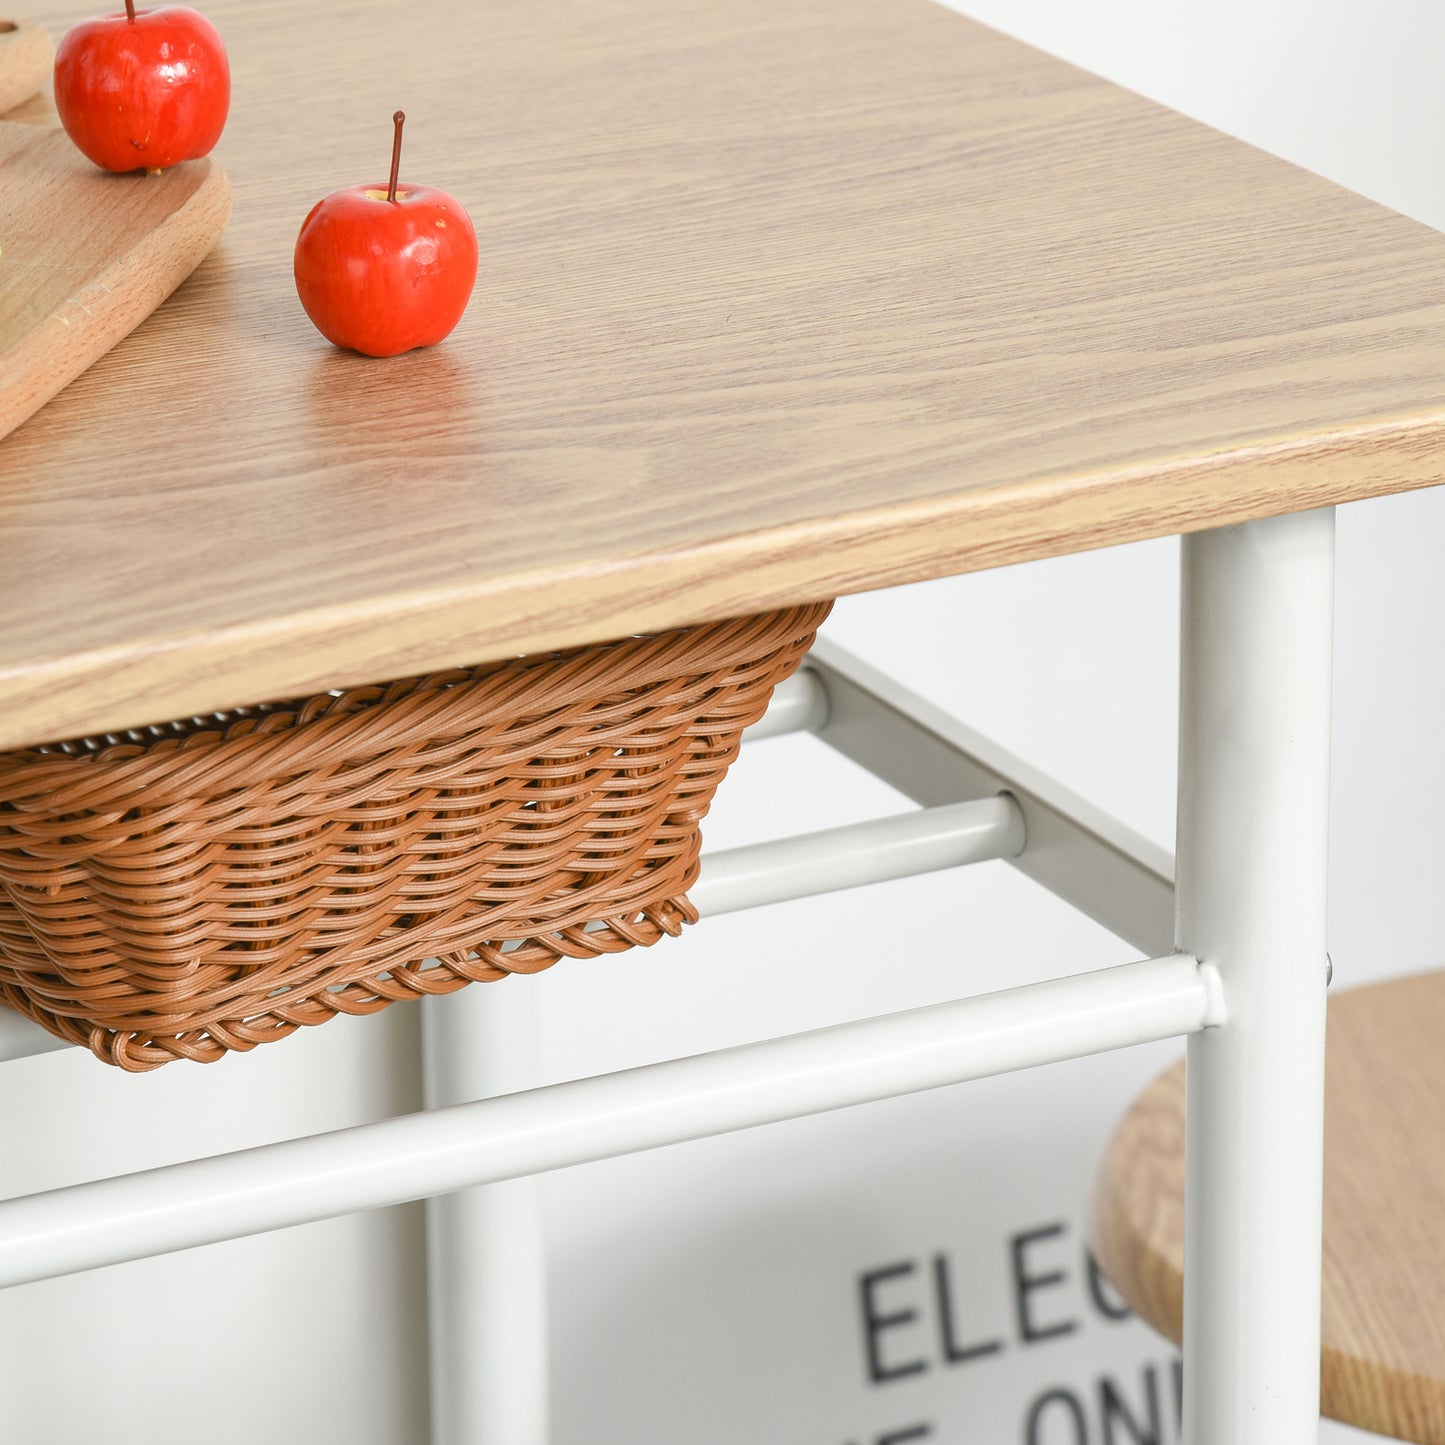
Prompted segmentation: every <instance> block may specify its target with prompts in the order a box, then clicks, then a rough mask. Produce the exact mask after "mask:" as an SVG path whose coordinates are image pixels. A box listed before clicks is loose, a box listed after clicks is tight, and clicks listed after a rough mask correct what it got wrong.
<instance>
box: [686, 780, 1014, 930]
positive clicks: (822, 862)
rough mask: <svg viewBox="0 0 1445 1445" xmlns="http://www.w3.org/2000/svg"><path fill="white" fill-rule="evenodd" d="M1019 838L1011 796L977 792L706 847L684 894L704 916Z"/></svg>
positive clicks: (1009, 846) (984, 851) (998, 852)
mask: <svg viewBox="0 0 1445 1445" xmlns="http://www.w3.org/2000/svg"><path fill="white" fill-rule="evenodd" d="M1023 846H1024V820H1023V814H1022V813H1021V812H1020V811H1019V807H1018V804H1017V803H1015V802H1014V801H1013V800H1012V799H1011V798H1008V797H1002V796H1001V797H997V798H980V799H978V800H977V801H975V802H972V803H951V804H946V805H945V806H943V807H940V808H921V809H920V810H919V811H918V812H916V813H899V814H897V815H895V816H893V817H890V818H875V819H870V820H869V821H868V822H865V823H852V824H849V825H848V826H847V827H844V828H829V829H826V830H825V831H822V832H818V833H804V834H801V835H800V836H798V837H794V838H779V839H777V840H776V841H774V842H768V843H753V844H750V845H749V846H747V847H745V848H729V849H727V850H726V851H722V852H718V853H709V854H707V855H706V856H705V857H704V858H703V860H702V876H701V877H700V878H699V879H698V881H697V882H696V883H695V884H694V885H693V887H692V888H691V890H689V893H688V897H690V898H691V899H692V901H693V902H694V903H695V904H696V905H697V909H698V912H699V913H701V914H702V915H703V916H704V917H705V918H707V917H713V916H714V915H716V914H719V913H731V912H733V911H735V910H736V909H740V908H757V907H760V906H761V905H762V904H765V903H781V902H783V901H784V900H785V899H789V898H808V897H812V896H813V895H815V894H818V893H835V892H837V891H838V890H839V889H843V888H858V887H861V886H862V885H863V884H865V883H881V882H883V881H885V880H886V879H889V878H910V877H912V876H913V875H914V874H916V873H936V872H937V871H938V870H939V869H942V868H958V867H961V866H962V865H963V864H965V863H980V862H983V861H985V860H986V859H989V858H1011V857H1013V856H1014V855H1015V854H1016V853H1018V852H1019V851H1020V850H1021V849H1022V848H1023Z"/></svg>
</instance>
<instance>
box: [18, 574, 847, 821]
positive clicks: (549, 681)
mask: <svg viewBox="0 0 1445 1445" xmlns="http://www.w3.org/2000/svg"><path fill="white" fill-rule="evenodd" d="M831 605H832V604H831V602H815V603H802V604H797V605H795V606H792V607H786V608H779V609H775V610H771V611H768V612H763V613H755V614H750V615H748V616H745V617H736V618H728V619H723V620H720V621H713V622H702V623H696V624H693V625H691V626H688V627H681V628H672V629H669V630H668V631H666V632H659V633H647V634H638V635H634V636H632V637H625V638H619V639H614V640H613V641H610V642H601V643H590V644H586V645H584V646H582V647H578V648H570V649H566V650H564V651H560V652H546V653H528V654H525V655H522V656H518V657H510V658H502V659H499V660H496V661H492V662H487V663H481V664H478V665H477V666H475V667H470V668H448V669H445V670H441V671H436V672H430V673H423V674H418V675H415V676H411V677H405V678H399V679H396V680H395V681H392V682H387V683H368V684H362V685H359V686H356V687H349V688H337V689H332V690H330V691H327V692H321V693H314V694H311V695H309V696H307V697H302V698H289V699H285V700H282V701H277V702H273V703H261V704H250V705H246V706H243V707H238V708H233V709H228V710H226V711H224V712H218V713H215V714H211V715H202V716H200V717H197V718H191V719H180V720H178V721H177V722H175V723H162V724H152V725H150V726H149V727H148V728H146V729H133V730H128V731H127V733H126V734H107V735H104V737H103V738H91V739H70V740H66V741H65V742H63V743H46V744H39V745H32V746H30V747H26V748H19V749H15V750H13V751H10V752H7V753H4V754H0V808H7V807H9V806H13V805H14V804H15V803H17V802H18V801H19V800H20V799H23V798H34V797H36V796H37V795H40V794H43V793H44V792H46V791H47V789H49V788H52V787H58V786H63V785H66V784H73V783H75V782H76V781H77V780H78V779H79V778H82V777H86V776H94V777H95V778H96V780H97V782H99V780H100V778H101V777H102V776H103V777H104V779H105V782H106V786H107V787H109V788H114V787H117V786H124V785H127V784H129V785H131V786H132V787H144V786H147V785H149V784H155V783H160V782H166V783H168V784H170V785H172V787H173V786H174V785H175V784H176V783H177V782H178V781H180V777H178V773H179V774H182V775H183V774H184V773H185V772H186V771H188V770H187V769H186V768H185V766H184V764H183V763H182V761H181V760H182V759H183V758H189V757H192V756H193V757H194V760H195V762H196V763H197V764H198V765H200V764H202V762H203V761H204V766H205V769H206V771H207V772H208V773H213V772H214V770H215V768H216V767H217V766H223V765H224V763H223V759H227V758H231V757H234V758H235V759H236V761H237V763H238V765H241V763H242V760H243V759H244V760H245V761H244V766H246V767H247V768H248V769H249V768H253V767H255V766H256V763H257V758H258V757H259V756H260V755H263V754H269V755H270V756H269V758H268V759H267V763H266V766H267V767H268V768H271V769H275V770H281V769H284V767H285V766H286V759H287V755H288V754H289V753H291V752H292V751H294V750H295V749H296V748H297V747H299V746H301V745H302V741H301V740H302V739H303V735H304V739H305V741H306V743H308V744H309V743H310V742H311V741H314V740H319V739H320V737H321V736H323V735H324V736H325V737H326V738H327V739H328V741H329V742H331V743H332V744H333V745H335V746H338V747H344V746H345V745H346V744H347V743H348V742H351V743H360V742H363V741H364V740H365V739H366V737H367V735H368V734H369V733H371V732H373V731H380V729H382V728H383V727H387V728H392V729H395V738H394V745H395V746H397V747H405V746H407V745H408V744H409V743H411V742H413V741H414V740H415V738H416V736H417V735H425V736H431V737H436V738H440V737H444V736H447V735H450V734H453V733H455V732H456V731H458V730H460V729H459V719H458V717H457V716H456V713H457V711H458V709H457V702H458V700H459V697H460V696H465V697H467V698H469V699H472V698H475V697H476V696H477V694H478V693H479V692H481V691H483V690H485V691H487V692H489V693H491V694H493V696H489V697H487V698H485V703H486V706H487V707H489V708H492V709H495V710H497V712H498V714H499V715H502V716H508V717H509V718H510V720H512V721H516V720H517V719H519V718H520V717H522V716H524V715H525V711H524V708H525V703H526V699H527V697H528V695H529V693H540V692H541V691H542V687H540V686H538V685H537V681H538V675H539V674H541V673H543V672H544V670H545V672H546V673H547V678H546V681H545V685H546V687H547V688H549V689H551V690H560V689H559V687H558V684H557V681H556V679H555V677H554V676H553V675H552V674H553V673H554V672H555V669H557V668H558V667H559V666H561V667H564V668H567V669H569V671H570V672H571V673H573V674H575V676H569V677H568V679H567V688H568V694H567V698H566V700H565V701H559V700H558V699H556V698H554V699H552V700H551V702H550V703H549V705H548V706H547V707H546V708H543V709H542V710H541V711H540V712H539V713H538V714H537V715H538V717H539V718H545V716H546V715H547V714H548V713H549V712H555V711H557V710H558V709H559V708H560V707H563V706H566V705H568V703H569V702H570V703H571V705H573V706H576V705H578V704H579V703H581V702H582V701H584V700H586V701H591V702H593V703H594V704H595V703H600V702H602V701H604V700H605V699H606V698H608V697H611V696H616V695H618V694H620V693H623V692H636V691H639V690H641V689H644V688H648V687H656V686H658V685H660V684H663V683H666V682H669V681H671V680H673V679H675V678H676V677H677V675H678V674H679V673H680V672H682V673H687V672H706V671H709V670H711V669H713V668H716V667H719V666H736V665H737V664H738V662H739V660H740V655H745V654H746V653H747V652H749V651H752V652H757V651H759V650H760V649H764V648H765V649H767V650H773V649H776V648H777V647H780V646H784V645H786V643H787V642H788V640H790V639H796V638H799V637H801V636H804V635H806V634H808V633H811V632H813V631H815V630H816V628H817V627H818V625H819V624H820V623H821V622H822V620H823V619H824V618H825V617H826V616H827V613H828V611H829V609H830V608H831ZM488 684H491V685H492V686H491V687H490V688H488ZM469 711H471V709H469ZM448 714H451V716H450V717H448ZM472 725H474V723H473V724H472ZM152 729H164V731H162V732H159V733H157V732H152ZM146 734H149V736H147V735H146ZM132 735H134V739H135V740H132ZM112 737H114V738H115V741H114V742H113V743H112V742H110V738H112ZM62 748H75V749H77V750H76V751H73V752H72V751H62V750H61V749H62ZM87 770H89V772H87ZM218 781H219V780H217V779H214V778H213V779H212V781H211V784H210V785H211V786H215V783H216V782H218ZM167 791H171V788H168V789H167ZM114 806H115V804H114V801H112V802H111V803H110V804H109V807H108V808H107V810H109V809H110V808H113V807H114Z"/></svg>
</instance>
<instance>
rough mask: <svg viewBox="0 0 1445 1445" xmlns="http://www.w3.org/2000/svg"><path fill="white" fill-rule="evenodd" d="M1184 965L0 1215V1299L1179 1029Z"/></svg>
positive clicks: (1208, 1016)
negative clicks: (6, 1291)
mask: <svg viewBox="0 0 1445 1445" xmlns="http://www.w3.org/2000/svg"><path fill="white" fill-rule="evenodd" d="M1221 1021H1222V1016H1221V1014H1220V1012H1219V999H1218V996H1217V991H1216V990H1214V989H1213V988H1212V986H1211V980H1210V978H1209V976H1208V974H1207V973H1206V972H1205V971H1203V970H1201V969H1200V967H1199V966H1198V965H1197V963H1196V962H1195V960H1194V959H1192V958H1189V957H1188V956H1186V955H1183V954H1176V955H1173V956H1171V957H1167V958H1160V959H1150V960H1146V961H1143V962H1139V963H1130V964H1122V965H1119V966H1117V967H1115V968H1107V969H1100V970H1098V971H1095V972H1092V973H1083V974H1077V975H1075V976H1073V977H1071V978H1062V979H1053V980H1050V981H1048V982H1046V983H1038V984H1031V985H1028V986H1026V987H1023V988H1016V989H1007V990H1004V991H1002V992H999V993H990V994H983V995H980V996H979V997H976V998H970V999H962V1000H959V1001H957V1002H954V1003H943V1004H933V1005H931V1006H929V1007H926V1008H919V1009H911V1010H909V1011H907V1012H905V1013H896V1014H886V1015H883V1016H882V1017H879V1018H872V1019H864V1020H861V1021H860V1022H857V1023H846V1024H837V1025H834V1026H833V1027H831V1028H825V1029H817V1030H814V1031H812V1032H808V1033H801V1034H792V1035H789V1036H787V1037H785V1038H778V1039H769V1040H767V1041H765V1042H762V1043H755V1044H745V1045H742V1046H741V1047H738V1048H732V1049H721V1050H718V1051H717V1052H715V1053H707V1054H697V1055H693V1056H692V1057H690V1058H685V1059H675V1060H672V1061H670V1062H668V1063H661V1064H650V1065H645V1066H643V1067H640V1068H635V1069H626V1070H623V1071H622V1072H620V1073H614V1074H603V1075H599V1076H597V1077H595V1078H589V1079H578V1080H576V1081H575V1082H572V1083H565V1084H552V1085H549V1086H547V1087H544V1088H539V1089H529V1090H525V1091H523V1092H521V1093H516V1094H508V1095H505V1096H503V1097H501V1098H494V1099H484V1100H480V1101H478V1102H475V1103H470V1104H458V1105H454V1106H452V1107H450V1108H445V1109H437V1110H434V1111H431V1112H428V1113H421V1114H411V1115H407V1116H404V1117H402V1118H398V1119H387V1120H383V1121H382V1122H380V1123H376V1124H363V1125H359V1126H357V1127H355V1128H351V1129H342V1130H339V1131H337V1132H335V1133H330V1134H319V1135H314V1136H312V1137H310V1138H306V1139H292V1140H287V1141H286V1142H284V1143H280V1144H267V1145H263V1146H261V1147H260V1148H255V1149H246V1150H241V1151H239V1152H237V1153H233V1154H223V1155H218V1156H217V1157H215V1158H211V1159H201V1160H194V1161H191V1162H189V1163H185V1164H173V1165H169V1166H166V1167H164V1168H160V1169H150V1170H146V1171H144V1172H143V1173H138V1174H128V1175H122V1176H120V1177H119V1178H115V1179H103V1180H98V1181H96V1182H94V1183H90V1184H77V1185H72V1186H70V1187H69V1188H65V1189H56V1190H50V1191H48V1192H46V1193H42V1194H35V1195H30V1196H28V1197H26V1198H22V1199H12V1200H9V1201H7V1202H5V1203H3V1204H0V1285H12V1284H18V1283H21V1282H23V1281H26V1280H34V1279H44V1278H47V1277H48V1276H51V1275H57V1274H70V1273H74V1272H75V1271H77V1270H83V1269H92V1268H94V1267H95V1266H97V1265H102V1264H114V1263H116V1262H118V1261H121V1260H127V1259H139V1258H143V1257H145V1256H147V1255H152V1254H159V1253H164V1252H166V1251H169V1250H175V1249H186V1248H189V1247H191V1246H193V1245H197V1244H209V1243H213V1242H215V1241H216V1240H221V1239H232V1238H235V1237H237V1236H240V1235H244V1234H258V1233H261V1232H263V1231H265V1230H270V1229H281V1228H284V1227H285V1226H287V1225H292V1224H302V1223H306V1222H308V1221H311V1220H317V1219H327V1218H330V1217H331V1216H332V1215H336V1214H346V1213H350V1212H352V1211H354V1210H358V1209H374V1208H377V1207H378V1206H381V1205H387V1204H400V1203H402V1202H404V1201H406V1200H411V1199H423V1198H426V1197H428V1196H431V1195H437V1194H445V1193H447V1192H448V1191H450V1190H454V1189H460V1188H463V1187H464V1186H467V1185H474V1184H482V1183H488V1182H491V1181H495V1180H504V1179H512V1178H516V1177H517V1176H520V1175H526V1174H535V1173H538V1172H540V1171H543V1170H548V1169H558V1168H561V1167H563V1166H565V1165H569V1164H580V1163H583V1162H586V1161H589V1160H595V1159H606V1158H610V1157H612V1156H613V1155H617V1154H630V1153H635V1152H637V1151H639V1150H643V1149H655V1148H657V1147H658V1146H659V1145H663V1144H673V1143H678V1142H680V1141H682V1140H684V1139H701V1138H705V1137H708V1136H710V1135H714V1134H725V1133H730V1132H732V1131H734V1130H737V1129H747V1128H751V1127H753V1126H755V1125H758V1124H767V1123H773V1122H776V1121H777V1120H780V1119H793V1118H799V1117H801V1116H803V1115H806V1114H818V1113H823V1112H826V1111H828V1110H832V1109H841V1108H844V1107H846V1106H847V1105H850V1104H859V1103H864V1102H867V1101H869V1100H874V1099H885V1098H892V1097H895V1096H897V1095H899V1094H908V1093H915V1092H917V1091H919V1090H923V1089H936V1088H939V1087H940V1086H942V1085H945V1084H955V1083H961V1082H963V1081H965V1080H968V1079H979V1078H985V1077H987V1076H989V1075H992V1074H1001V1073H1006V1072H1008V1071H1010V1070H1014V1069H1025V1068H1032V1067H1034V1066H1035V1065H1038V1064H1046V1063H1055V1062H1058V1061H1060V1060H1063V1059H1072V1058H1080V1057H1083V1056H1084V1055H1087V1054H1095V1053H1101V1052H1103V1051H1105V1050H1108V1049H1117V1048H1124V1047H1127V1046H1128V1045H1131V1044H1138V1043H1144V1042H1147V1041H1150V1040H1155V1039H1163V1038H1173V1037H1176V1036H1178V1035H1181V1034H1190V1033H1194V1032H1196V1031H1197V1030H1199V1029H1201V1028H1204V1027H1205V1026H1206V1025H1209V1024H1215V1023H1219V1022H1221Z"/></svg>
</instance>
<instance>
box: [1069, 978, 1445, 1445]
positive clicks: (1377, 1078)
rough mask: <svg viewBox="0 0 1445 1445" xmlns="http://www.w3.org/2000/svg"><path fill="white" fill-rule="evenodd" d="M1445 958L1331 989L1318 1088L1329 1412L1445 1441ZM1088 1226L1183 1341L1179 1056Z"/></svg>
mask: <svg viewBox="0 0 1445 1445" xmlns="http://www.w3.org/2000/svg"><path fill="white" fill-rule="evenodd" d="M1442 1015H1445V973H1442V972H1436V973H1426V974H1419V975H1416V976H1413V977H1408V978H1400V979H1393V980H1390V981H1389V982H1386V983H1378V984H1371V985H1369V986H1368V987H1365V988H1358V989H1349V990H1346V991H1344V992H1341V993H1339V994H1333V995H1331V997H1330V1008H1329V1039H1328V1049H1327V1052H1328V1067H1327V1071H1326V1076H1327V1081H1326V1091H1325V1186H1324V1202H1325V1211H1324V1230H1325V1234H1324V1281H1323V1286H1324V1289H1323V1326H1322V1328H1323V1346H1322V1354H1321V1381H1320V1402H1321V1407H1322V1409H1323V1411H1324V1413H1325V1414H1326V1415H1328V1416H1329V1417H1330V1418H1331V1419H1334V1420H1344V1421H1346V1422H1348V1423H1350V1424H1352V1425H1358V1426H1359V1427H1360V1428H1361V1429H1364V1430H1371V1431H1376V1432H1378V1433H1379V1434H1381V1435H1385V1436H1387V1437H1389V1438H1390V1439H1392V1440H1413V1441H1418V1442H1421V1445H1445V1313H1442V1311H1441V1308H1440V1300H1441V1296H1442V1292H1445V1148H1442V1144H1445V1051H1442V1049H1441V1047H1440V1020H1441V1017H1442ZM1093 1214H1094V1218H1093V1221H1092V1227H1091V1235H1092V1242H1093V1245H1094V1248H1095V1250H1096V1251H1097V1253H1098V1255H1099V1259H1100V1262H1101V1263H1102V1264H1103V1266H1104V1268H1105V1269H1106V1270H1107V1271H1108V1273H1109V1276H1110V1278H1111V1279H1112V1280H1113V1281H1114V1283H1115V1284H1116V1285H1117V1286H1118V1287H1119V1289H1120V1291H1121V1292H1122V1294H1123V1296H1124V1298H1125V1299H1126V1300H1127V1301H1128V1303H1129V1304H1130V1306H1132V1307H1133V1308H1134V1309H1135V1310H1136V1311H1138V1312H1139V1313H1140V1314H1141V1315H1142V1316H1143V1317H1144V1318H1145V1319H1146V1320H1148V1321H1149V1322H1150V1323H1151V1324H1152V1325H1154V1327H1155V1328H1156V1329H1158V1330H1161V1331H1162V1332H1163V1333H1165V1334H1167V1335H1168V1336H1169V1338H1170V1339H1172V1340H1174V1341H1175V1342H1176V1343H1177V1342H1178V1340H1179V1337H1180V1332H1181V1331H1180V1323H1181V1311H1182V1304H1183V1288H1184V1282H1183V1270H1184V1065H1183V1064H1179V1065H1177V1066H1176V1067H1175V1068H1173V1069H1171V1070H1169V1072H1168V1073H1166V1074H1164V1075H1162V1076H1161V1077H1160V1078H1159V1079H1157V1080H1156V1081H1155V1082H1154V1083H1153V1084H1152V1085H1150V1087H1149V1088H1148V1090H1146V1092H1145V1093H1144V1094H1143V1095H1142V1096H1141V1097H1140V1099H1139V1100H1138V1102H1137V1103H1135V1105H1134V1107H1133V1108H1132V1109H1131V1110H1130V1111H1129V1114H1128V1115H1127V1117H1126V1118H1125V1119H1124V1121H1123V1123H1122V1124H1121V1125H1120V1126H1119V1129H1118V1132H1117V1133H1116V1134H1115V1136H1114V1139H1113V1142H1112V1143H1111V1144H1110V1146H1109V1152H1108V1155H1107V1157H1106V1159H1105V1161H1104V1165H1103V1168H1102V1169H1101V1170H1100V1173H1099V1179H1098V1185H1097V1189H1096V1191H1095V1200H1094V1210H1093Z"/></svg>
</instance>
